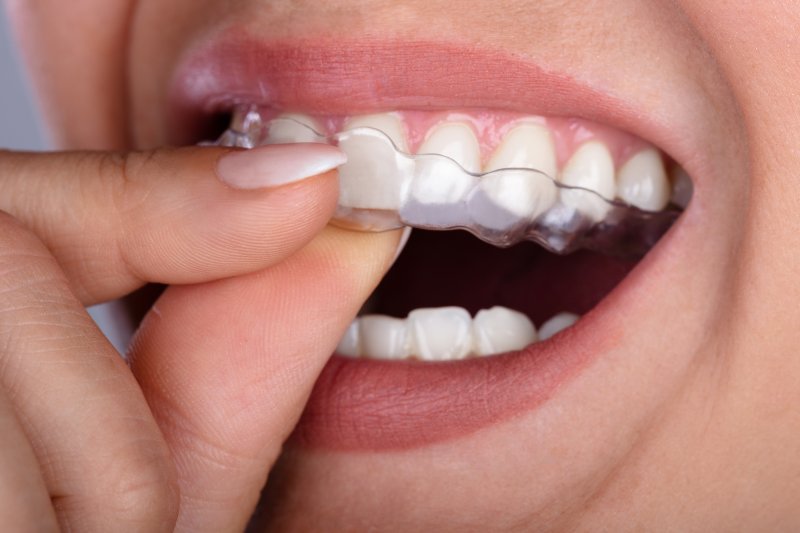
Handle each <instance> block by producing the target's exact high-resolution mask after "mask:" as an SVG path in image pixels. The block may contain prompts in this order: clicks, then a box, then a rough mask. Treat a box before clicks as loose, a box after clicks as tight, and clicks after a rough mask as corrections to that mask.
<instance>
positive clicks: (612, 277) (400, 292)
mask: <svg viewBox="0 0 800 533" xmlns="http://www.w3.org/2000/svg"><path fill="white" fill-rule="evenodd" d="M635 264H636V261H629V260H622V259H619V258H613V257H608V256H604V255H600V254H597V253H594V252H585V251H582V252H576V253H573V254H571V255H567V256H559V255H554V254H551V253H549V252H547V251H545V250H544V249H542V248H541V247H539V246H538V245H536V244H533V243H529V242H525V243H522V244H519V245H517V246H515V247H513V248H509V249H500V248H496V247H494V246H491V245H489V244H486V243H484V242H482V241H480V240H478V239H476V238H475V237H473V236H472V235H470V234H469V233H467V232H465V231H448V232H432V231H419V230H415V231H414V232H412V234H411V238H410V240H409V242H408V244H407V245H406V247H405V249H404V251H403V254H402V255H401V256H400V258H399V259H398V260H397V262H396V263H395V265H394V266H393V267H392V269H391V270H390V271H389V273H388V274H387V275H386V277H385V278H384V279H383V281H382V282H381V284H380V286H379V287H378V289H377V290H376V291H375V293H374V295H373V297H372V298H371V299H370V302H369V312H370V313H381V314H387V315H391V316H397V317H405V316H406V315H407V314H408V313H409V312H410V311H412V310H414V309H416V308H420V307H443V306H451V305H456V306H460V307H464V308H466V309H467V310H468V311H469V312H470V313H472V314H473V315H474V314H475V313H477V312H478V311H479V310H481V309H488V308H490V307H492V306H495V305H502V306H505V307H509V308H511V309H515V310H517V311H520V312H522V313H525V314H527V315H528V317H529V318H530V319H531V320H533V322H534V323H535V324H536V325H537V326H538V325H541V324H542V322H544V321H545V320H547V319H549V318H550V317H552V316H553V315H555V314H556V313H559V312H561V311H570V312H573V313H577V314H579V315H583V314H585V313H586V312H587V311H589V310H590V309H591V308H592V307H594V305H595V304H597V302H599V301H600V300H601V299H602V298H603V296H605V295H606V294H608V293H609V292H610V291H611V289H613V288H614V286H616V285H617V283H619V282H620V281H621V280H622V278H624V277H625V276H626V275H627V273H628V272H630V270H631V269H632V268H633V266H634V265H635Z"/></svg>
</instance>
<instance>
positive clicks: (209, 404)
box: [0, 147, 398, 531]
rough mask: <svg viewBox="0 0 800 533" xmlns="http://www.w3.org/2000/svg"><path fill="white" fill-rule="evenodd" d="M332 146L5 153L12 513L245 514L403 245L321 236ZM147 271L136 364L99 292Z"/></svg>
mask: <svg viewBox="0 0 800 533" xmlns="http://www.w3.org/2000/svg"><path fill="white" fill-rule="evenodd" d="M293 150H294V151H293ZM297 150H301V151H302V150H305V152H302V153H301V152H298V151H297ZM315 150H316V151H315ZM327 150H328V151H327V152H326V149H325V148H316V149H315V148H308V147H306V148H305V149H304V148H302V147H301V148H297V147H294V148H290V147H277V148H264V149H257V150H254V151H250V152H235V151H231V150H226V149H222V148H187V149H178V150H171V151H156V152H149V153H132V154H125V155H115V154H107V153H53V154H35V155H34V154H23V153H11V152H0V212H2V211H4V212H5V213H0V473H2V475H0V516H2V522H3V524H4V528H9V530H14V531H16V530H28V529H32V530H37V531H38V530H57V528H58V526H59V525H60V526H61V527H62V528H64V529H66V530H79V531H94V530H98V531H126V530H142V531H157V530H163V531H171V530H172V529H173V528H175V527H176V523H177V529H179V530H191V531H228V530H240V529H242V528H243V527H244V525H245V524H246V522H247V520H248V518H249V516H250V513H251V512H252V510H253V507H254V505H255V503H256V501H257V499H258V495H259V492H260V490H261V488H262V487H263V485H264V483H265V481H266V477H267V473H268V471H269V468H270V466H271V464H272V463H273V462H274V460H275V459H276V458H277V455H278V453H279V452H280V448H281V445H282V443H283V441H284V440H285V438H286V436H287V435H288V434H289V432H290V431H291V429H292V427H293V425H294V423H295V422H296V420H297V418H298V417H299V415H300V413H301V411H302V408H303V406H304V404H305V401H306V399H307V397H308V394H309V392H310V390H311V387H312V385H313V383H314V380H315V378H316V376H317V375H318V373H319V371H320V370H321V368H322V366H323V365H324V363H325V361H326V360H327V358H328V356H329V355H330V353H331V352H332V351H333V349H334V347H335V345H336V342H337V340H338V336H339V335H340V334H341V332H342V331H343V330H344V329H345V327H346V326H347V323H348V322H349V320H350V319H351V318H352V317H353V316H354V315H355V313H356V311H357V309H358V307H359V305H360V304H361V302H362V301H363V300H364V299H365V298H366V297H367V295H368V294H369V292H370V291H371V290H372V289H373V287H374V285H375V284H376V283H377V282H378V280H379V279H380V276H381V274H382V273H383V272H384V270H385V269H386V268H387V267H388V265H389V262H390V261H391V259H392V257H393V254H394V252H395V249H396V247H397V239H398V237H397V235H395V234H382V235H367V234H364V235H360V234H353V233H349V232H344V231H339V230H334V229H328V230H325V231H323V232H322V233H321V234H320V231H321V230H322V229H323V227H324V226H325V225H326V223H327V221H328V219H329V218H330V217H331V215H332V213H333V210H334V208H335V203H336V196H337V185H336V178H335V174H334V173H333V172H328V173H323V174H319V173H320V172H324V171H325V170H330V169H331V168H333V167H335V166H336V164H339V163H341V161H338V162H337V159H336V156H335V154H334V153H333V152H332V151H331V150H333V149H330V147H328V149H327ZM312 174H319V175H314V176H313V177H308V178H307V179H299V178H304V177H306V176H310V175H312ZM292 179H294V182H293V183H290V184H286V181H287V180H289V181H291V180H292ZM223 182H225V183H223ZM318 234H320V235H319V236H318V238H317V239H315V240H314V241H313V242H311V241H312V239H313V238H314V237H315V236H317V235H318ZM309 243H310V244H309ZM146 282H160V283H165V284H170V285H175V286H173V287H170V288H169V289H168V290H167V291H166V292H165V293H164V295H163V296H162V297H161V298H160V300H159V301H158V302H157V303H156V305H155V306H154V307H153V309H152V310H151V312H150V313H149V314H148V316H147V317H146V319H145V321H144V323H143V325H142V327H141V329H140V331H139V332H138V334H137V337H136V340H135V342H134V345H133V348H132V350H131V354H130V361H131V366H130V368H129V367H128V366H127V365H126V363H125V361H124V360H123V359H122V358H120V357H119V356H118V355H117V354H116V352H115V351H114V350H113V348H112V347H111V346H110V344H109V343H108V342H107V341H106V339H105V338H104V337H103V335H102V334H101V332H100V331H99V330H98V329H97V327H96V326H95V325H94V323H93V322H92V320H91V319H90V317H89V316H88V314H87V313H86V312H85V309H84V306H86V305H90V304H94V303H97V302H101V301H106V300H110V299H114V298H118V297H121V296H123V295H125V294H127V293H129V292H130V291H132V290H135V289H136V288H138V287H140V286H141V285H143V284H144V283H146Z"/></svg>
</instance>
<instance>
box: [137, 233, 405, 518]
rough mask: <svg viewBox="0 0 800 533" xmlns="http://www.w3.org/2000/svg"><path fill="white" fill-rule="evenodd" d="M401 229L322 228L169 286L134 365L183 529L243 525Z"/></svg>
mask: <svg viewBox="0 0 800 533" xmlns="http://www.w3.org/2000/svg"><path fill="white" fill-rule="evenodd" d="M399 233H400V232H392V233H384V234H357V233H352V232H347V231H343V230H338V229H335V228H328V229H327V230H325V231H324V232H323V233H322V234H321V235H320V236H319V237H318V238H317V239H315V240H314V241H312V243H311V244H310V245H309V246H307V247H306V248H304V249H302V250H301V251H299V252H298V253H297V254H295V255H293V256H291V257H290V258H288V259H287V260H286V261H284V262H282V263H280V264H278V265H276V266H273V267H271V268H269V269H267V270H265V271H263V272H260V273H257V274H252V275H249V276H243V277H239V278H232V279H226V280H222V281H217V282H213V283H207V284H204V285H200V286H193V287H170V288H168V289H167V291H166V292H165V293H164V295H163V296H162V297H161V299H160V300H159V301H158V302H157V303H156V305H155V306H154V307H153V309H152V310H151V312H150V314H149V315H148V316H147V317H146V318H145V320H144V322H143V323H142V326H141V328H140V330H139V332H138V334H137V336H136V339H135V341H134V343H133V347H132V353H131V365H132V368H133V371H134V373H135V374H136V377H137V379H138V380H139V382H140V383H141V386H142V389H143V390H144V393H145V395H146V397H147V399H148V402H149V404H150V406H151V408H152V409H153V412H154V415H155V417H156V420H157V421H158V422H159V425H160V427H161V429H162V431H163V432H164V435H165V438H166V439H167V442H168V443H169V445H170V447H171V450H172V454H173V457H174V459H175V463H176V466H177V470H178V482H179V486H180V497H181V505H180V516H179V519H178V530H180V531H241V530H243V529H244V526H245V524H246V523H247V520H248V519H249V517H250V515H251V513H252V512H253V509H254V507H255V505H256V503H257V500H258V496H259V493H260V492H261V489H262V488H263V486H264V483H265V481H266V478H267V473H268V472H269V469H270V467H271V466H272V464H273V463H274V461H275V460H276V459H277V457H278V454H279V453H280V450H281V445H282V444H283V441H284V440H285V439H286V438H287V437H288V435H289V433H290V432H291V430H292V429H293V427H294V425H295V423H296V422H297V420H298V418H299V416H300V414H301V412H302V409H303V407H304V405H305V403H306V401H307V400H308V397H309V395H310V393H311V389H312V386H313V384H314V381H315V380H316V378H317V376H318V375H319V373H320V371H321V370H322V368H323V366H324V364H325V362H326V361H327V360H328V358H329V356H330V355H331V353H333V351H334V349H335V347H336V343H337V341H338V340H339V338H340V336H341V334H342V332H343V331H344V330H345V328H346V327H347V325H348V324H349V322H350V320H351V319H352V318H353V317H354V316H355V314H356V312H357V311H358V308H359V306H360V305H361V304H362V303H363V301H364V300H365V299H366V298H367V296H368V295H369V294H370V292H371V291H372V290H373V289H374V287H375V286H376V285H377V284H378V282H379V281H380V278H381V277H382V275H383V273H384V272H385V270H386V269H387V268H388V266H389V264H390V262H391V261H392V259H393V256H394V254H395V251H396V250H397V246H398V240H399V235H398V234H399Z"/></svg>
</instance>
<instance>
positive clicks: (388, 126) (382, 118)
mask: <svg viewBox="0 0 800 533" xmlns="http://www.w3.org/2000/svg"><path fill="white" fill-rule="evenodd" d="M357 128H372V129H376V130H379V131H381V132H383V133H384V134H386V136H387V137H389V138H390V139H391V140H392V142H393V143H394V145H395V146H396V147H397V148H398V149H399V150H400V151H401V152H408V142H407V141H406V131H405V128H404V127H403V123H402V122H401V121H400V119H399V118H398V117H397V116H396V115H394V114H392V113H379V114H375V115H361V116H357V117H352V118H351V119H349V120H348V121H347V122H346V123H345V125H344V131H348V130H354V129H357Z"/></svg>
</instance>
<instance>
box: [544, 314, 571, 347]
mask: <svg viewBox="0 0 800 533" xmlns="http://www.w3.org/2000/svg"><path fill="white" fill-rule="evenodd" d="M578 319H580V317H579V316H578V315H576V314H573V313H559V314H557V315H556V316H554V317H553V318H551V319H550V320H548V321H547V322H545V323H544V324H542V326H541V327H540V328H539V340H540V341H545V340H547V339H549V338H550V337H552V336H553V335H555V334H556V333H559V332H560V331H562V330H565V329H567V328H568V327H570V326H571V325H573V324H574V323H575V322H577V321H578Z"/></svg>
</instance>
